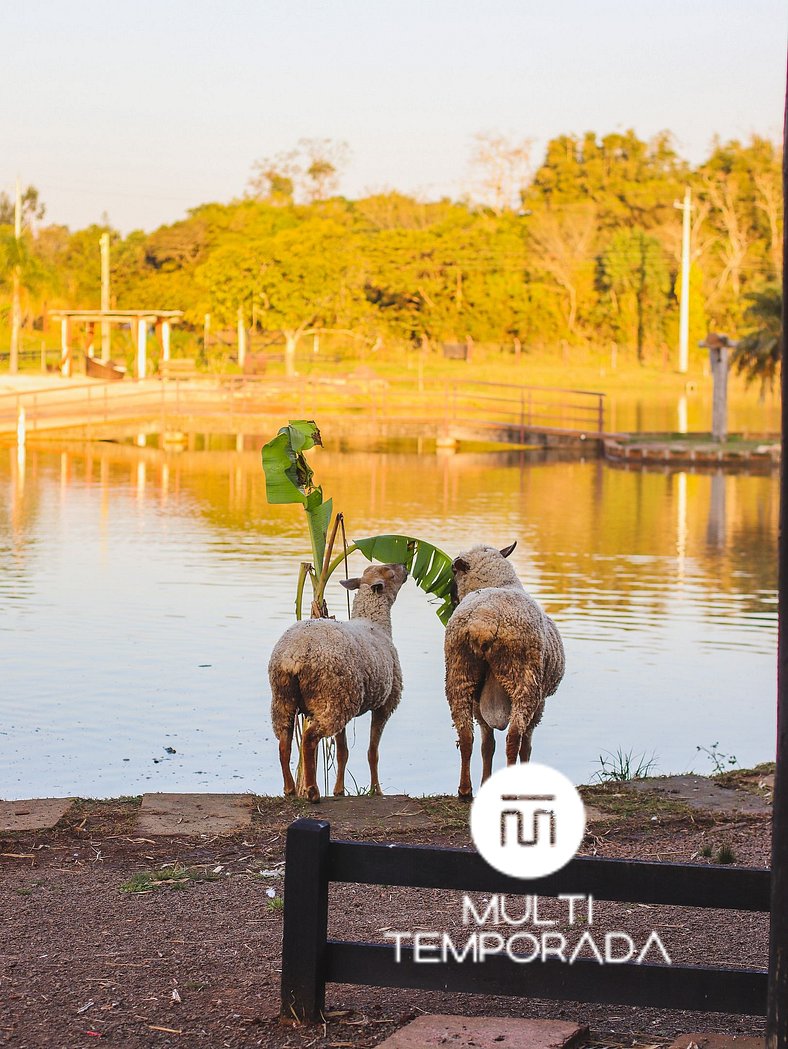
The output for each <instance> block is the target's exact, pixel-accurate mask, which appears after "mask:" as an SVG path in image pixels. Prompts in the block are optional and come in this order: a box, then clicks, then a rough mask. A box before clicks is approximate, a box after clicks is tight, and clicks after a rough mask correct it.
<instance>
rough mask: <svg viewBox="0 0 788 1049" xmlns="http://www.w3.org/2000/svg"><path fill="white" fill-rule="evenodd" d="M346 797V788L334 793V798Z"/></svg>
mask: <svg viewBox="0 0 788 1049" xmlns="http://www.w3.org/2000/svg"><path fill="white" fill-rule="evenodd" d="M344 796H345V791H344V788H343V789H342V790H335V791H334V797H335V798H344Z"/></svg>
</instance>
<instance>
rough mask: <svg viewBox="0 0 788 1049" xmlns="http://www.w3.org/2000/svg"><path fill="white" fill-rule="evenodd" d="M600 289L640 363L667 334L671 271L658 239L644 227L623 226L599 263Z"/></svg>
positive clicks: (618, 332)
mask: <svg viewBox="0 0 788 1049" xmlns="http://www.w3.org/2000/svg"><path fill="white" fill-rule="evenodd" d="M597 273H598V277H597V279H598V283H599V287H600V290H601V291H602V293H603V295H605V296H606V297H607V298H608V300H609V303H610V306H611V312H612V318H613V327H614V332H615V335H616V337H617V338H618V339H621V340H623V341H625V342H628V343H629V344H630V345H632V344H633V343H634V344H635V346H636V347H637V358H638V361H640V362H641V363H642V362H643V359H644V356H645V354H644V350H645V347H646V344H647V343H652V344H653V343H654V342H656V341H657V339H658V338H659V337H660V336H662V335H664V319H665V315H666V312H667V308H668V296H669V294H670V273H669V271H668V267H667V265H666V263H665V258H664V253H663V250H662V247H661V245H660V243H659V241H658V240H657V239H656V238H655V237H652V236H649V235H648V234H647V233H645V232H644V231H643V230H641V229H633V230H627V229H620V230H617V231H616V232H615V233H614V234H613V236H612V237H611V239H610V242H609V243H608V245H607V247H606V248H605V249H604V251H603V252H602V253H601V255H600V256H599V261H598V264H597Z"/></svg>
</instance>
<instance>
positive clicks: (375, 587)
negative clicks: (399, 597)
mask: <svg viewBox="0 0 788 1049" xmlns="http://www.w3.org/2000/svg"><path fill="white" fill-rule="evenodd" d="M369 585H370V586H371V587H372V593H373V594H382V593H383V589H384V587H385V586H386V584H385V583H384V582H383V580H382V579H376V580H375V582H374V583H370V584H369Z"/></svg>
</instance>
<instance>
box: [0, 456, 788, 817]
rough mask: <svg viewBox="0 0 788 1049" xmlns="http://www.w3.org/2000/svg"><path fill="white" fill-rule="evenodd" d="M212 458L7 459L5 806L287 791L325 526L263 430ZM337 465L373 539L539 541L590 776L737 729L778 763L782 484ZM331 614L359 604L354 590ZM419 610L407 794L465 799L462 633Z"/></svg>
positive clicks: (408, 635)
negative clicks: (459, 679) (458, 707)
mask: <svg viewBox="0 0 788 1049" xmlns="http://www.w3.org/2000/svg"><path fill="white" fill-rule="evenodd" d="M204 443H209V444H210V443H211V442H202V444H203V445H204ZM214 443H216V442H214ZM198 445H201V442H200V440H199V439H194V438H192V439H190V440H189V441H188V442H187V445H186V446H185V447H183V448H182V450H180V451H174V450H169V449H159V448H154V447H148V446H146V447H139V446H136V445H135V444H129V445H114V444H106V443H101V444H94V445H90V446H79V445H73V446H70V447H68V448H63V449H62V450H60V451H59V452H49V451H42V450H38V449H36V448H35V447H32V448H31V447H28V449H27V459H26V466H25V469H23V470H20V465H19V460H18V457H17V453H16V449H15V448H14V449H12V450H11V453H10V454H8V455H5V456H3V457H2V458H0V486H2V488H3V489H4V490H5V492H6V493H7V498H3V499H2V501H1V503H0V554H1V555H2V556H1V557H0V646H1V647H2V649H3V660H4V665H5V668H6V669H5V673H4V686H3V690H2V694H0V719H1V721H0V724H1V727H0V746H2V749H3V757H4V761H3V762H2V765H1V767H0V795H2V796H6V797H24V796H29V795H30V794H39V795H41V794H46V793H82V794H84V793H93V794H113V793H134V792H137V791H138V790H151V789H163V790H168V789H169V790H175V789H232V790H237V789H249V790H260V791H277V790H278V789H279V785H278V776H277V773H276V767H275V766H276V762H275V761H274V751H273V744H272V742H271V733H270V727H269V725H268V721H267V705H268V698H267V688H266V685H265V666H266V663H267V658H268V653H269V652H270V648H271V646H272V645H273V643H274V641H275V639H276V637H277V636H278V635H279V634H280V633H281V631H282V630H283V629H284V627H285V625H286V624H287V623H288V622H289V621H290V619H291V617H292V601H293V590H294V581H295V574H296V571H297V564H298V562H299V561H300V559H301V558H302V557H304V556H306V554H307V550H308V542H307V537H306V531H305V526H304V522H303V514H302V512H301V510H300V508H298V507H290V506H273V507H272V506H269V505H268V504H267V503H266V500H265V482H264V478H263V475H262V471H261V468H260V457H259V442H254V441H251V440H249V439H248V438H247V440H246V442H244V443H243V448H242V450H236V449H237V448H238V445H237V444H236V439H235V438H234V437H233V439H232V442H231V444H230V446H229V447H226V448H224V449H223V450H214V451H197V450H194V449H195V448H196V447H197V446H198ZM189 446H191V448H192V450H189ZM314 466H315V470H316V474H317V478H318V480H319V481H320V482H321V483H322V484H323V486H324V490H325V491H326V493H327V494H330V495H331V496H332V497H333V499H334V505H335V506H336V507H337V508H341V509H342V510H343V511H344V513H345V516H346V520H347V522H348V529H349V536H350V537H353V536H361V535H368V534H376V533H379V532H385V531H393V532H408V533H412V534H416V535H420V536H423V537H424V538H427V539H429V540H431V541H433V542H435V543H437V544H438V545H439V546H442V547H443V548H444V549H446V550H447V551H448V552H450V553H456V552H457V551H458V550H460V549H462V548H463V547H464V546H466V545H468V544H470V543H473V542H477V541H490V542H495V543H496V544H498V545H504V543H508V542H511V540H512V539H515V538H516V539H518V541H519V542H518V548H517V551H516V553H515V555H514V560H515V563H516V567H517V569H518V572H519V573H520V575H521V578H522V579H523V581H524V583H525V585H526V587H527V588H528V589H529V590H531V591H532V592H533V593H534V594H535V595H536V596H537V597H538V598H539V599H540V600H541V601H542V602H543V603H544V604H545V606H546V608H547V610H548V611H549V612H550V613H551V614H552V615H554V616H555V618H556V619H557V621H558V623H559V626H560V629H561V631H562V633H563V635H564V638H565V641H566V646H567V652H568V656H569V670H568V673H567V678H566V680H565V682H564V685H563V686H562V688H561V690H560V691H559V693H558V696H557V697H555V698H554V699H553V700H551V702H550V703H549V704H548V709H547V712H546V714H545V719H544V722H543V725H542V726H541V727H540V729H539V731H538V733H537V737H536V738H535V756H537V757H539V758H540V759H541V760H545V761H548V763H552V764H555V765H557V766H558V767H560V768H563V769H565V770H566V771H567V772H568V773H569V774H570V775H572V776H574V777H575V778H576V779H578V780H579V779H587V778H588V776H589V775H590V774H591V773H592V771H593V769H594V767H595V765H596V763H597V758H598V755H599V754H600V753H601V752H602V751H604V750H606V749H615V748H617V747H623V748H624V749H628V748H630V747H632V748H635V749H637V750H638V751H640V750H647V751H648V752H649V753H651V751H655V752H656V753H657V756H658V759H659V761H658V764H659V765H660V767H661V768H662V769H667V770H677V769H678V770H683V769H686V768H687V767H689V765H690V763H691V761H692V760H693V759H694V758H695V757H696V751H695V746H696V745H708V744H709V743H711V742H712V741H720V748H721V749H722V750H723V751H725V752H726V753H735V754H736V755H737V757H738V758H739V760H740V761H742V762H745V761H751V762H754V761H759V760H766V759H769V758H770V757H771V756H772V753H773V737H774V726H773V724H772V717H773V706H774V704H773V694H774V677H775V672H774V650H775V623H776V593H775V592H776V536H777V516H778V488H777V479H776V477H772V476H748V475H746V474H724V473H723V472H721V471H717V472H715V473H713V474H708V473H707V474H703V473H693V472H689V471H686V470H682V471H681V472H672V471H669V470H666V469H662V468H658V469H653V470H644V469H638V470H632V469H614V468H611V467H608V466H607V465H605V464H604V463H602V462H600V461H598V460H589V461H580V460H576V459H575V460H567V461H549V460H546V459H545V458H544V456H542V455H540V454H532V453H526V452H508V453H503V454H496V455H464V454H463V455H441V456H435V455H433V456H430V455H427V456H420V455H416V454H412V453H407V452H396V453H387V454H373V453H363V452H354V453H342V452H338V451H330V450H328V451H326V450H321V451H319V452H318V453H317V454H316V455H315V457H314ZM329 603H330V605H331V607H332V609H333V610H334V611H335V613H336V614H337V615H340V616H342V615H343V608H344V601H343V594H342V593H341V592H340V591H339V588H338V587H336V588H335V591H331V592H330V593H329ZM394 618H395V636H396V640H397V643H398V645H399V648H400V653H401V658H402V662H403V665H404V667H405V677H406V697H405V700H404V701H403V704H402V707H401V710H400V711H398V712H397V716H396V717H395V718H394V719H393V720H392V723H391V725H390V727H389V728H387V737H388V738H387V739H384V745H383V750H382V754H383V764H384V770H386V780H385V781H384V785H388V787H389V788H391V789H407V790H409V791H411V792H413V793H419V792H424V791H432V790H440V791H447V790H453V788H454V785H455V782H454V781H455V779H456V769H455V767H454V766H455V761H456V752H455V749H454V746H453V733H452V729H451V725H450V722H449V719H448V711H447V708H446V704H445V700H444V699H443V695H442V676H443V670H442V632H441V628H440V624H439V623H438V621H437V618H436V617H435V616H434V613H433V611H432V609H431V608H430V607H429V606H428V605H427V603H426V602H425V601H424V599H423V596H422V595H420V594H419V593H418V592H417V591H415V589H413V588H406V591H403V595H402V596H401V598H400V600H399V602H398V605H397V608H396V609H395V617H394ZM12 638H13V640H12ZM365 731H366V730H365V729H363V730H360V734H359V739H360V740H362V741H363V737H364V733H365ZM3 733H6V734H5V735H4V734H3ZM414 738H417V739H419V740H420V741H421V743H420V746H419V747H418V748H415V749H414V747H413V745H412V740H413V739H414ZM176 739H177V741H178V742H177V743H175V742H173V741H175V740H176ZM165 743H170V744H172V745H173V746H174V749H175V750H176V754H177V757H174V758H173V757H170V756H167V753H166V751H165V750H164V746H165ZM362 749H363V748H362ZM361 758H363V755H361V757H358V756H357V757H356V761H355V762H354V765H358V766H359V767H358V768H355V773H356V774H357V775H360V776H363V761H362V760H361ZM124 759H128V760H124ZM699 771H703V768H702V767H699Z"/></svg>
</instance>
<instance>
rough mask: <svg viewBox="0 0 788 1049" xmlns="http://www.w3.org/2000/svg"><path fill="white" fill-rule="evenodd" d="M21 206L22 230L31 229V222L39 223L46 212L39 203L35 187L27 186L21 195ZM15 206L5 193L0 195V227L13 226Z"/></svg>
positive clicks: (43, 206) (40, 202) (39, 199)
mask: <svg viewBox="0 0 788 1049" xmlns="http://www.w3.org/2000/svg"><path fill="white" fill-rule="evenodd" d="M20 203H21V205H22V228H23V229H27V228H30V227H32V225H33V221H34V220H36V221H40V220H41V219H42V218H43V217H44V214H45V212H46V207H45V205H44V204H43V202H42V201H41V198H40V195H39V192H38V190H37V189H36V187H35V186H28V187H27V189H26V190H25V191H24V193H22V194H21V201H20ZM15 211H16V205H15V202H14V201H13V200H12V199H11V197H9V196H8V194H7V193H0V226H13V225H14V218H15Z"/></svg>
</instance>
